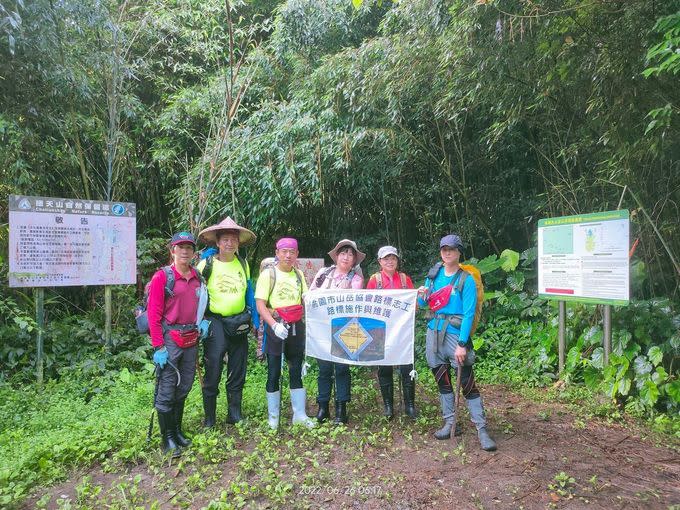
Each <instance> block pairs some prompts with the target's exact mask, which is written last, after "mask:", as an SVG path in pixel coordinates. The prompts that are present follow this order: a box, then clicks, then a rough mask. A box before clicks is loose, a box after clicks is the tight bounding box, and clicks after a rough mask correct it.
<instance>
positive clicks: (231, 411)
mask: <svg viewBox="0 0 680 510" xmlns="http://www.w3.org/2000/svg"><path fill="white" fill-rule="evenodd" d="M242 397H243V392H242V391H230V392H228V393H227V404H228V407H229V408H228V410H227V423H231V424H232V425H233V424H235V423H238V422H240V421H241V420H242V419H243V417H242V416H241V398H242Z"/></svg>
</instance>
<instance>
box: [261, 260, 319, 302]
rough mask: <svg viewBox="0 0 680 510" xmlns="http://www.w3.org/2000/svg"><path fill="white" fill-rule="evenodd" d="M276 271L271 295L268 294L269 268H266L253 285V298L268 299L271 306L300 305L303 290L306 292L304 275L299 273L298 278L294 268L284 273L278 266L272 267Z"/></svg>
mask: <svg viewBox="0 0 680 510" xmlns="http://www.w3.org/2000/svg"><path fill="white" fill-rule="evenodd" d="M274 271H276V282H275V283H274V289H273V290H272V293H271V297H270V296H269V285H270V284H269V276H270V275H271V269H269V268H267V269H265V270H264V271H262V272H261V273H260V276H259V278H258V279H257V286H256V287H255V299H262V300H264V301H267V300H269V306H270V307H271V308H280V307H282V306H290V305H300V304H302V298H301V297H300V296H301V295H302V293H303V292H307V283H306V282H305V277H304V275H302V274H300V279H299V280H298V277H297V276H296V275H295V271H296V270H295V269H293V270H292V271H290V272H288V273H284V272H283V271H281V270H280V269H279V268H278V267H276V268H274ZM300 281H301V282H302V289H300Z"/></svg>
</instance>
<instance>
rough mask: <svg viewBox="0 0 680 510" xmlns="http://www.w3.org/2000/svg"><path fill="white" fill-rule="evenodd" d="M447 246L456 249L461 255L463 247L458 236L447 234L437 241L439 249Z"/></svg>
mask: <svg viewBox="0 0 680 510" xmlns="http://www.w3.org/2000/svg"><path fill="white" fill-rule="evenodd" d="M445 246H448V247H450V248H458V251H459V252H461V253H463V251H464V250H465V246H463V240H462V239H461V238H460V236H459V235H458V234H449V235H446V236H444V237H442V238H441V240H440V241H439V248H440V249H441V248H444V247H445Z"/></svg>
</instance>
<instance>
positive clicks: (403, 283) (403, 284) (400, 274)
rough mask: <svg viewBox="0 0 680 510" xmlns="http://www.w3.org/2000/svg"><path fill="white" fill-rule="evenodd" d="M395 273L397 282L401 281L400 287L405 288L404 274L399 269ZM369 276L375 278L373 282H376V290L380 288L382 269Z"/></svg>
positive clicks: (381, 285) (381, 286)
mask: <svg viewBox="0 0 680 510" xmlns="http://www.w3.org/2000/svg"><path fill="white" fill-rule="evenodd" d="M397 274H398V275H399V283H401V288H402V289H405V288H407V287H406V274H404V273H402V272H401V271H398V272H397ZM371 278H375V284H376V286H377V288H378V290H382V288H383V281H382V271H378V272H377V273H375V274H373V275H372V276H371ZM369 279H370V278H369Z"/></svg>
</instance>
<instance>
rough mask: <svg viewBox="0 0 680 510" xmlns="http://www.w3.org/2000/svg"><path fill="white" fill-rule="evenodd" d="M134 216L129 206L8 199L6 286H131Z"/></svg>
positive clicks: (19, 197) (133, 278)
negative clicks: (7, 279)
mask: <svg viewBox="0 0 680 510" xmlns="http://www.w3.org/2000/svg"><path fill="white" fill-rule="evenodd" d="M135 216H136V208H135V204H129V203H121V202H103V201H96V200H76V199H67V198H50V197H32V196H22V195H10V197H9V284H10V286H11V287H59V286H70V285H114V284H131V283H135V282H136V278H137V276H136V273H137V244H136V218H135Z"/></svg>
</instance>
